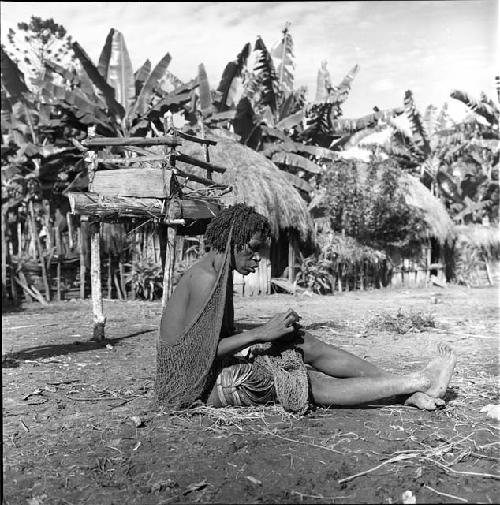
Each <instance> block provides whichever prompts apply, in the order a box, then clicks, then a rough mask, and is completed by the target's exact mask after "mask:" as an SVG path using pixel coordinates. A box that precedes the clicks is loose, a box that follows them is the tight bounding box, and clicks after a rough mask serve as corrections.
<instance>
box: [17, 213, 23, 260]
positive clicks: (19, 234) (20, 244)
mask: <svg viewBox="0 0 500 505" xmlns="http://www.w3.org/2000/svg"><path fill="white" fill-rule="evenodd" d="M22 255H23V224H22V223H21V220H19V221H18V222H17V256H18V258H20V257H21V256H22Z"/></svg>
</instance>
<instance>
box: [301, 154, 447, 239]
mask: <svg viewBox="0 0 500 505" xmlns="http://www.w3.org/2000/svg"><path fill="white" fill-rule="evenodd" d="M356 169H357V174H358V177H359V183H360V184H363V183H364V181H365V180H366V177H367V174H368V164H366V163H364V162H361V161H356ZM400 182H401V190H402V191H403V192H404V196H405V201H406V203H407V204H408V206H409V207H410V208H412V209H415V210H417V211H418V212H419V213H420V214H421V216H422V218H423V220H424V222H425V224H426V229H425V230H424V236H422V239H425V238H427V237H433V238H435V239H436V240H437V241H438V242H439V243H441V244H446V243H452V242H453V240H454V239H455V237H456V232H455V226H454V224H453V221H452V220H451V218H450V216H449V215H448V212H447V211H446V208H445V207H444V205H443V204H442V203H441V202H440V201H439V200H438V199H437V198H436V197H435V196H434V195H433V194H432V193H431V192H430V191H429V189H427V188H426V187H425V186H424V185H423V184H422V183H421V182H420V181H419V180H418V179H417V178H415V177H413V176H411V175H409V174H406V173H403V174H402V175H401V180H400ZM374 191H377V188H376V187H375V188H374ZM324 198H325V190H323V191H320V192H318V193H317V194H316V195H315V196H314V197H313V199H312V201H311V202H310V204H309V207H308V208H309V211H310V212H311V214H312V215H313V216H314V217H323V216H324V214H325V211H326V209H325V208H324V207H323V200H324Z"/></svg>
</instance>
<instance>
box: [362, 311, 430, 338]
mask: <svg viewBox="0 0 500 505" xmlns="http://www.w3.org/2000/svg"><path fill="white" fill-rule="evenodd" d="M436 327H437V322H436V319H435V317H434V315H433V314H431V313H426V312H423V311H414V310H411V309H410V310H403V309H401V308H400V309H399V310H398V311H397V312H396V314H391V313H390V312H385V311H384V312H381V313H379V314H375V315H374V316H373V317H372V318H370V319H369V320H368V321H367V322H366V329H367V330H378V331H387V332H392V333H399V334H400V335H404V334H406V333H417V332H421V331H425V330H427V329H429V328H436Z"/></svg>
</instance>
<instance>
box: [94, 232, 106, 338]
mask: <svg viewBox="0 0 500 505" xmlns="http://www.w3.org/2000/svg"><path fill="white" fill-rule="evenodd" d="M99 232H100V223H96V222H93V223H91V224H90V276H91V293H92V309H93V313H94V332H93V336H92V340H104V339H105V333H104V327H105V325H106V318H105V317H104V310H103V302H102V286H101V255H100V233H99Z"/></svg>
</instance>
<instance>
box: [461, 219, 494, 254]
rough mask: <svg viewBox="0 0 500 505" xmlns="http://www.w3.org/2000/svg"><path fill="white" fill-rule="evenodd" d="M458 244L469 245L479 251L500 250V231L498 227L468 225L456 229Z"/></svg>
mask: <svg viewBox="0 0 500 505" xmlns="http://www.w3.org/2000/svg"><path fill="white" fill-rule="evenodd" d="M455 229H456V232H457V242H458V243H463V242H465V243H468V244H470V245H471V246H473V247H475V248H477V249H481V248H482V249H486V250H498V249H500V229H499V227H498V226H495V225H492V226H484V225H482V224H466V225H461V226H456V227H455Z"/></svg>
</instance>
